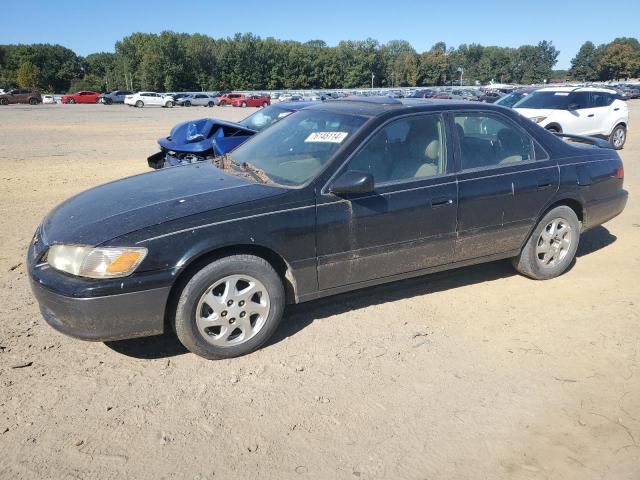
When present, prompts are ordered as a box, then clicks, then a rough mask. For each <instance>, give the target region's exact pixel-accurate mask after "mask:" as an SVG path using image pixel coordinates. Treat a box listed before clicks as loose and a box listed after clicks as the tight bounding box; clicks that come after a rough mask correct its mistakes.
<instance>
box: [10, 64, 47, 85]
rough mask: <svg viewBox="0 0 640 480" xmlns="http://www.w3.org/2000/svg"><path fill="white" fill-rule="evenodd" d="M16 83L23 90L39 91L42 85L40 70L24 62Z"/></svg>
mask: <svg viewBox="0 0 640 480" xmlns="http://www.w3.org/2000/svg"><path fill="white" fill-rule="evenodd" d="M16 83H17V84H18V86H19V87H22V88H33V89H36V90H37V89H39V88H40V87H41V85H42V76H41V72H40V69H39V68H38V67H37V66H35V65H34V64H33V63H31V62H22V63H21V64H20V66H19V67H18V70H17V72H16Z"/></svg>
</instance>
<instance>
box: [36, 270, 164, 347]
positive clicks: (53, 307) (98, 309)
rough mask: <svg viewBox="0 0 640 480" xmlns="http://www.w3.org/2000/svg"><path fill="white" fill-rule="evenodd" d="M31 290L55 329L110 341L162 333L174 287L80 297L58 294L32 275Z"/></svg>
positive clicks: (79, 336) (74, 334)
mask: <svg viewBox="0 0 640 480" xmlns="http://www.w3.org/2000/svg"><path fill="white" fill-rule="evenodd" d="M31 289H32V290H33V294H34V295H35V297H36V300H37V301H38V303H39V305H40V312H41V313H42V316H43V317H44V319H45V320H46V322H47V323H48V324H49V325H51V326H52V327H53V328H55V329H56V330H58V331H60V332H62V333H64V334H66V335H69V336H71V337H75V338H80V339H82V340H92V341H107V340H122V339H125V338H135V337H145V336H149V335H157V334H160V333H162V332H163V331H164V313H165V308H166V305H167V299H168V298H169V292H170V290H171V287H161V288H154V289H150V290H141V291H137V292H130V293H121V294H117V295H107V296H103V297H90V298H78V297H68V296H65V295H61V294H59V293H56V292H54V291H52V290H50V289H48V288H47V287H45V286H43V285H42V284H40V283H39V282H37V281H35V280H34V279H33V278H31Z"/></svg>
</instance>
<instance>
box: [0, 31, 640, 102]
mask: <svg viewBox="0 0 640 480" xmlns="http://www.w3.org/2000/svg"><path fill="white" fill-rule="evenodd" d="M558 54H559V51H558V50H557V49H556V48H555V46H554V45H553V43H552V42H549V41H546V40H544V41H541V42H539V43H538V44H537V45H522V46H520V47H518V48H509V47H495V46H483V45H479V44H470V45H466V44H463V45H460V46H458V47H457V48H453V47H450V46H447V45H446V44H445V43H443V42H439V43H436V44H435V45H434V46H433V47H432V48H431V49H429V50H428V51H425V52H417V51H416V50H415V49H414V48H413V47H412V45H411V44H410V43H409V42H406V41H404V40H393V41H390V42H388V43H384V44H381V43H379V42H378V41H377V40H374V39H371V38H369V39H366V40H361V41H342V42H340V43H339V44H338V45H336V46H335V47H330V46H327V44H326V43H325V42H323V41H321V40H312V41H308V42H304V43H303V42H297V41H289V40H278V39H275V38H271V37H269V38H261V37H258V36H256V35H253V34H251V33H246V34H236V35H235V36H234V37H227V38H220V39H214V38H212V37H209V36H207V35H201V34H184V33H176V32H170V31H165V32H162V33H160V34H149V33H134V34H132V35H129V36H127V37H125V38H123V39H122V40H120V41H118V42H116V44H115V52H113V53H106V52H100V53H93V54H90V55H87V56H86V57H81V56H79V55H77V54H76V53H75V52H73V51H72V50H70V49H68V48H66V47H63V46H60V45H49V44H33V45H0V87H4V88H7V87H14V86H17V87H24V88H37V89H41V90H46V91H51V92H66V91H78V90H98V91H107V90H115V89H125V88H129V89H132V90H152V91H180V90H187V91H195V90H231V89H236V90H260V89H274V90H279V89H302V88H317V89H322V88H364V87H370V86H371V85H372V84H373V85H374V86H375V87H406V86H408V87H414V86H430V85H446V84H452V83H457V82H458V81H459V80H460V78H462V80H463V82H464V83H466V84H473V83H475V82H481V83H483V84H484V83H488V82H490V81H494V82H501V83H519V84H529V83H542V82H544V81H547V80H549V79H551V78H552V77H553V75H554V70H553V67H554V65H555V64H556V61H557V58H558ZM639 69H640V45H639V44H638V41H637V40H635V39H616V40H614V41H613V42H612V43H610V44H607V45H601V46H599V47H595V46H594V45H593V44H592V43H591V42H587V43H585V44H584V45H583V46H582V48H581V49H580V52H578V54H577V55H576V57H575V58H574V59H573V61H572V68H571V70H570V72H569V73H570V75H571V76H572V77H573V78H575V79H578V80H607V79H613V78H620V77H621V76H624V77H629V76H634V75H638V73H639V72H638V70H639Z"/></svg>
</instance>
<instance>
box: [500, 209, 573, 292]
mask: <svg viewBox="0 0 640 480" xmlns="http://www.w3.org/2000/svg"><path fill="white" fill-rule="evenodd" d="M580 228H581V225H580V221H579V220H578V216H577V215H576V212H574V211H573V209H571V208H570V207H567V206H566V205H561V206H559V207H556V208H553V209H552V210H550V211H549V212H547V213H546V214H545V215H544V216H543V217H542V219H541V220H540V222H538V225H537V226H536V228H535V229H534V230H533V232H532V233H531V236H530V237H529V239H528V240H527V243H525V245H524V247H523V248H522V251H521V252H520V255H518V256H517V257H515V258H513V259H512V263H513V266H514V268H515V269H516V270H517V271H518V272H520V273H521V274H522V275H524V276H526V277H529V278H533V279H534V280H548V279H550V278H555V277H557V276H559V275H562V274H563V273H564V272H565V271H566V270H567V268H569V266H570V265H571V262H573V259H574V257H575V255H576V251H577V250H578V243H579V241H580Z"/></svg>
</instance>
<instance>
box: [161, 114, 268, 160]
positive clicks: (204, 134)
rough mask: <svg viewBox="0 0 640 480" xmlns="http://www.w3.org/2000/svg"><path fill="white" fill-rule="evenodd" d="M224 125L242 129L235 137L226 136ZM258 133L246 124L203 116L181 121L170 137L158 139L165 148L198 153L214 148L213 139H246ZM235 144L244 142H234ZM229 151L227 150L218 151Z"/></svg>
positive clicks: (172, 130)
mask: <svg viewBox="0 0 640 480" xmlns="http://www.w3.org/2000/svg"><path fill="white" fill-rule="evenodd" d="M224 127H226V128H231V129H234V130H235V129H237V130H240V131H241V132H240V133H236V134H235V135H233V137H225V136H224V132H223V131H222V130H221V129H223V128H224ZM254 133H256V132H255V131H254V130H251V129H249V128H247V127H245V126H244V125H241V124H239V123H235V122H226V121H224V120H218V119H215V118H201V119H198V120H190V121H188V122H183V123H179V124H178V125H176V126H175V127H173V128H172V129H171V134H170V135H169V136H168V137H163V138H159V139H158V144H159V145H160V147H162V148H163V149H165V150H170V151H173V152H179V153H196V154H202V153H205V152H208V151H210V150H211V149H212V140H214V138H215V139H216V140H217V141H221V142H222V143H224V140H223V139H225V138H229V139H231V138H233V139H234V140H241V139H242V141H244V140H246V139H247V138H248V137H250V136H251V135H253V134H254ZM233 143H234V146H236V145H238V144H239V143H242V142H235V141H234V142H233ZM217 153H220V154H222V153H227V152H217Z"/></svg>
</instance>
